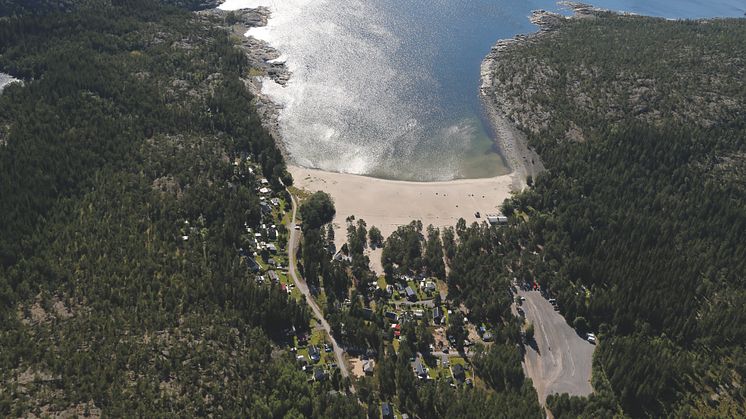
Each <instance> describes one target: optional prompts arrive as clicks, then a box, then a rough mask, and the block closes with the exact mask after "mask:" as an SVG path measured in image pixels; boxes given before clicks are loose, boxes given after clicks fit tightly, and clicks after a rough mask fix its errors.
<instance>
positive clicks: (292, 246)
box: [288, 194, 355, 391]
mask: <svg viewBox="0 0 746 419" xmlns="http://www.w3.org/2000/svg"><path fill="white" fill-rule="evenodd" d="M290 197H291V199H292V201H293V218H292V220H291V223H290V242H289V244H288V272H290V276H291V277H292V278H293V282H295V286H296V287H298V290H300V292H301V293H302V294H303V295H305V296H306V301H307V302H308V305H309V306H310V307H311V311H313V314H314V315H315V316H316V318H317V319H319V321H320V322H321V326H322V327H323V328H324V330H326V333H327V335H329V340H330V341H331V343H332V348H334V356H335V357H336V358H337V365H339V371H340V373H341V374H342V377H349V376H350V371H349V370H348V369H347V364H346V363H345V358H344V351H343V350H342V348H341V347H340V346H339V345H338V344H337V340H336V339H334V336H333V335H332V328H331V326H329V323H328V322H327V321H326V319H325V318H324V313H323V312H322V311H321V309H319V306H318V305H317V304H316V300H314V298H313V296H312V295H311V291H310V290H309V289H308V284H306V281H305V280H302V279H301V278H300V276H299V275H298V274H297V272H296V271H295V266H296V262H295V254H296V251H297V249H298V237H299V236H300V234H299V231H298V230H296V229H295V215H296V211H297V209H298V205H297V203H296V201H295V196H293V195H292V194H291V195H290ZM351 389H352V391H355V388H354V387H351Z"/></svg>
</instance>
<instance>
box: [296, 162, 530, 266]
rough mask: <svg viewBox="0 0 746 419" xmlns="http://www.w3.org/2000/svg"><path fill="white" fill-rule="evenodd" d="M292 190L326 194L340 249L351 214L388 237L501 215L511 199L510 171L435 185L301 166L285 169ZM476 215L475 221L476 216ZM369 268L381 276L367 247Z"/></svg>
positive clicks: (512, 180)
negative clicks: (410, 228) (402, 230)
mask: <svg viewBox="0 0 746 419" xmlns="http://www.w3.org/2000/svg"><path fill="white" fill-rule="evenodd" d="M288 171H289V172H290V174H291V175H292V176H293V179H294V185H293V186H295V187H297V188H299V189H302V190H305V191H308V192H316V191H324V192H326V193H328V194H329V195H331V197H332V199H333V200H334V206H335V208H336V210H337V213H336V215H335V217H334V220H333V221H332V225H333V227H334V230H335V235H334V237H335V244H336V246H337V249H340V248H341V247H342V245H343V244H344V243H345V242H346V240H347V222H346V219H347V218H348V217H350V216H355V219H356V220H358V219H363V220H365V222H366V224H367V226H368V228H370V227H372V226H376V227H378V228H379V229H380V230H381V233H382V234H383V236H384V237H388V236H389V235H390V234H391V233H392V232H394V231H395V230H396V229H397V228H398V227H399V226H402V225H407V224H409V223H410V222H412V221H415V220H420V221H422V225H423V226H425V227H427V226H428V225H431V224H432V225H433V226H434V227H439V228H443V227H452V226H455V225H456V223H457V222H458V220H459V218H463V219H464V220H466V222H467V224H471V223H472V222H486V218H485V217H486V214H496V213H499V212H500V205H501V204H502V203H503V201H504V200H505V199H506V198H509V197H510V196H511V193H513V191H514V184H515V183H516V179H515V176H516V174H515V173H511V174H507V175H502V176H496V177H491V178H480V179H457V180H449V181H438V182H416V181H405V180H387V179H379V178H373V177H369V176H362V175H353V174H347V173H336V172H326V171H323V170H318V169H308V168H304V167H300V166H293V165H290V166H288ZM477 213H479V217H477V216H476V215H477ZM368 251H369V253H370V254H369V257H370V260H371V268H372V269H373V270H374V271H376V272H377V273H379V274H381V273H383V270H382V267H381V262H380V249H379V250H372V249H368Z"/></svg>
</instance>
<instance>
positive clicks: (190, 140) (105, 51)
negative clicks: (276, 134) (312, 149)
mask: <svg viewBox="0 0 746 419" xmlns="http://www.w3.org/2000/svg"><path fill="white" fill-rule="evenodd" d="M15 3H18V2H10V3H8V2H3V3H2V5H3V6H4V7H5V6H6V5H8V4H10V5H13V4H15ZM43 3H44V2H40V5H43ZM164 3H165V2H164ZM182 3H185V2H182ZM187 3H188V2H186V3H185V4H186V5H187V6H189V7H190V8H191V7H192V6H194V5H195V4H198V3H197V2H192V3H194V4H191V3H188V4H187ZM55 4H56V5H58V6H65V7H59V8H58V7H55V8H52V9H44V10H42V9H39V8H37V9H34V13H33V14H29V13H26V12H28V10H27V9H24V8H23V7H18V8H16V9H14V10H13V11H12V12H13V13H12V15H8V16H6V17H3V18H2V19H0V71H3V72H6V73H9V74H11V75H13V76H14V77H16V78H19V79H21V80H23V84H14V85H11V86H8V87H7V88H6V89H5V90H4V91H3V93H2V95H1V96H0V213H2V214H3V215H2V222H1V223H0V348H2V350H0V416H4V417H5V416H15V417H22V416H30V415H36V416H43V415H56V414H65V415H73V414H77V415H86V414H94V415H100V414H105V415H107V416H120V417H121V416H141V417H163V416H170V415H177V416H205V415H219V416H228V417H356V416H358V415H359V414H360V411H359V407H358V405H357V403H355V402H354V399H349V398H346V397H345V396H344V395H339V393H335V392H333V391H331V390H334V388H331V387H330V384H328V383H310V382H307V375H306V374H304V373H303V372H301V371H299V370H298V369H297V368H296V367H295V364H294V363H293V362H292V361H293V357H292V355H291V354H289V353H288V352H286V351H276V350H275V349H276V348H277V344H276V342H279V341H280V340H282V339H284V338H285V333H284V331H285V330H286V329H288V328H290V327H292V326H296V327H298V328H299V329H300V330H302V329H303V328H306V327H307V325H308V324H309V313H308V309H307V307H306V306H305V304H304V303H302V302H301V303H296V302H295V301H296V300H294V299H290V298H288V296H287V294H286V293H285V292H283V291H281V290H280V289H279V286H267V285H264V286H260V285H257V283H256V281H255V280H254V274H252V273H251V272H249V269H248V268H247V265H246V263H244V262H243V261H242V259H241V258H240V249H241V248H242V247H244V248H245V247H246V246H247V244H246V241H245V236H244V235H242V234H241V232H243V231H245V230H246V226H250V227H253V226H256V225H257V224H259V223H260V222H265V218H266V214H264V213H263V212H262V210H261V205H260V201H259V198H258V194H257V192H256V190H257V189H258V187H257V186H258V185H259V180H260V179H259V178H260V177H261V176H262V174H264V177H266V178H268V180H269V185H270V186H271V187H272V188H273V189H279V190H282V188H281V186H282V183H281V181H282V182H284V183H285V184H289V183H291V182H292V179H291V178H290V177H289V175H287V173H286V172H285V166H284V163H283V159H282V155H281V154H280V152H279V151H278V149H277V148H276V146H275V143H274V141H273V139H272V138H271V137H270V135H268V133H267V132H265V130H264V129H263V128H262V126H261V124H260V122H259V120H258V117H257V116H256V114H255V113H254V111H253V110H252V105H251V99H252V98H251V96H250V95H249V93H248V91H247V89H246V87H245V85H244V81H243V80H242V77H244V76H245V74H246V73H247V72H248V65H247V62H246V58H245V56H244V55H243V53H242V52H241V51H240V50H239V49H237V48H236V47H235V46H234V41H233V40H232V39H231V37H230V35H229V33H228V31H227V30H225V29H222V28H220V27H219V26H218V23H219V22H216V21H213V18H210V17H207V16H204V15H196V14H193V13H191V12H188V11H187V10H186V9H181V8H177V7H175V6H173V5H167V4H161V3H157V2H149V1H136V2H135V1H120V2H116V1H114V2H103V1H102V2H99V1H89V2H68V3H64V2H55ZM267 222H268V220H267Z"/></svg>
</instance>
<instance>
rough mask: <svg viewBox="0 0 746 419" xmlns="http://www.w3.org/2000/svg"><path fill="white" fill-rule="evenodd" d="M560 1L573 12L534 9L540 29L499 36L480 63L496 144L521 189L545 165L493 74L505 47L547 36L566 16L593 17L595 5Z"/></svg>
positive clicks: (481, 91)
mask: <svg viewBox="0 0 746 419" xmlns="http://www.w3.org/2000/svg"><path fill="white" fill-rule="evenodd" d="M561 4H563V5H565V6H567V7H569V8H571V9H572V10H573V11H574V15H573V16H570V17H566V16H563V15H560V14H557V13H552V12H547V11H545V10H537V11H534V12H533V13H532V14H531V17H530V20H531V23H533V24H535V25H537V26H538V27H539V30H538V31H537V32H535V33H532V34H529V35H517V36H515V37H513V38H510V39H502V40H499V41H498V42H497V43H496V44H495V46H493V47H492V49H491V51H490V53H489V54H487V56H486V57H485V59H484V60H483V61H482V65H481V78H482V83H481V86H480V89H479V95H480V98H481V100H482V103H483V104H484V109H485V112H486V113H487V116H488V117H489V120H490V123H491V124H492V128H493V130H494V131H495V136H496V142H497V145H498V146H499V147H500V151H501V152H502V153H503V156H504V157H505V160H506V161H507V163H508V165H509V166H510V168H511V169H512V170H513V173H514V187H515V188H516V189H521V188H522V187H523V186H524V185H525V181H526V178H527V177H528V176H531V177H536V175H537V174H539V173H541V172H543V171H544V170H545V168H544V165H543V163H542V162H541V158H540V157H539V155H538V154H537V153H536V151H534V150H533V149H531V148H530V147H529V145H528V139H527V137H526V133H524V132H523V131H521V129H520V128H519V126H520V124H519V123H518V121H516V120H512V119H510V118H509V117H508V115H510V114H513V113H514V112H513V111H514V109H511V108H510V103H511V102H510V101H509V100H508V99H507V97H506V96H505V91H506V89H504V88H503V87H504V86H502V85H501V83H500V81H499V80H497V79H496V78H495V77H493V74H494V72H495V66H496V65H497V64H498V63H499V61H500V59H501V58H502V57H503V56H504V54H505V52H506V51H509V50H511V49H513V48H516V47H518V46H520V45H523V44H525V43H527V42H534V41H536V40H537V39H539V38H542V37H544V36H548V35H549V34H551V33H552V32H554V31H555V30H556V29H557V28H558V27H559V26H560V25H561V24H562V23H563V22H565V21H566V20H567V19H574V18H583V17H591V16H593V15H594V13H595V12H596V11H597V9H595V8H593V7H592V6H588V5H585V4H581V3H572V2H563V3H561Z"/></svg>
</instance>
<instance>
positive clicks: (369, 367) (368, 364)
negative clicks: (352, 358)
mask: <svg viewBox="0 0 746 419" xmlns="http://www.w3.org/2000/svg"><path fill="white" fill-rule="evenodd" d="M375 367H376V361H374V360H372V359H369V360H367V361H364V362H363V372H364V373H365V375H373V371H374V369H375Z"/></svg>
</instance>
